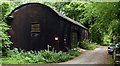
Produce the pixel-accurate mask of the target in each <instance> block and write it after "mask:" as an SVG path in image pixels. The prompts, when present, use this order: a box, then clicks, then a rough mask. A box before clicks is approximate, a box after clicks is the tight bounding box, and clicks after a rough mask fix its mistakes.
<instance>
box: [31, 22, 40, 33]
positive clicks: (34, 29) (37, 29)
mask: <svg viewBox="0 0 120 66" xmlns="http://www.w3.org/2000/svg"><path fill="white" fill-rule="evenodd" d="M31 32H40V24H36V23H35V24H34V23H33V24H32V25H31Z"/></svg>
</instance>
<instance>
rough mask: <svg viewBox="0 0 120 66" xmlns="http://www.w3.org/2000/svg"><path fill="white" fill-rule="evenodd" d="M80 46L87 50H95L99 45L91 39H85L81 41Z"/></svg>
mask: <svg viewBox="0 0 120 66" xmlns="http://www.w3.org/2000/svg"><path fill="white" fill-rule="evenodd" d="M80 47H81V48H83V49H87V50H93V49H95V48H96V47H97V45H96V43H93V42H91V41H90V40H83V41H81V43H80Z"/></svg>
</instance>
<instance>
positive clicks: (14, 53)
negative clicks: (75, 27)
mask: <svg viewBox="0 0 120 66" xmlns="http://www.w3.org/2000/svg"><path fill="white" fill-rule="evenodd" d="M7 54H8V56H7V57H6V56H4V57H2V64H46V63H57V62H64V61H68V60H70V59H73V58H74V57H76V56H79V55H80V52H78V51H75V50H70V51H68V52H62V51H60V52H53V51H47V50H42V51H27V52H26V51H24V50H18V49H17V48H14V49H13V50H9V51H7Z"/></svg>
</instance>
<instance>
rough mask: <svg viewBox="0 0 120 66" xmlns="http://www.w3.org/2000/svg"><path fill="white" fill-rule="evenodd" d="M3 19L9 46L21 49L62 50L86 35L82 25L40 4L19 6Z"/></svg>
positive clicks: (70, 46)
mask: <svg viewBox="0 0 120 66" xmlns="http://www.w3.org/2000/svg"><path fill="white" fill-rule="evenodd" d="M6 20H7V24H8V25H9V26H10V30H9V31H8V33H9V34H10V36H11V41H12V42H13V45H12V47H18V48H22V49H25V50H44V49H48V47H49V49H50V50H52V49H54V50H57V51H60V50H62V51H66V50H68V49H71V48H74V47H77V44H78V42H79V41H81V40H83V39H87V38H88V30H87V28H86V27H84V26H83V25H81V24H80V23H78V22H76V21H74V20H72V19H70V18H68V17H66V16H64V15H62V14H60V13H58V12H55V11H54V10H53V9H51V8H50V7H48V6H46V5H43V4H40V3H28V4H24V5H21V6H19V7H17V8H15V9H14V10H13V11H12V12H11V13H10V14H9V15H8V17H7V18H6Z"/></svg>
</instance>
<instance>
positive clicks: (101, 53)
mask: <svg viewBox="0 0 120 66" xmlns="http://www.w3.org/2000/svg"><path fill="white" fill-rule="evenodd" d="M110 58H111V56H110V55H109V54H108V53H107V47H104V46H101V47H99V48H96V49H95V50H90V51H86V52H85V53H83V54H82V55H80V56H79V57H77V58H75V59H73V60H70V61H67V62H63V63H59V64H108V61H109V59H110Z"/></svg>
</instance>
